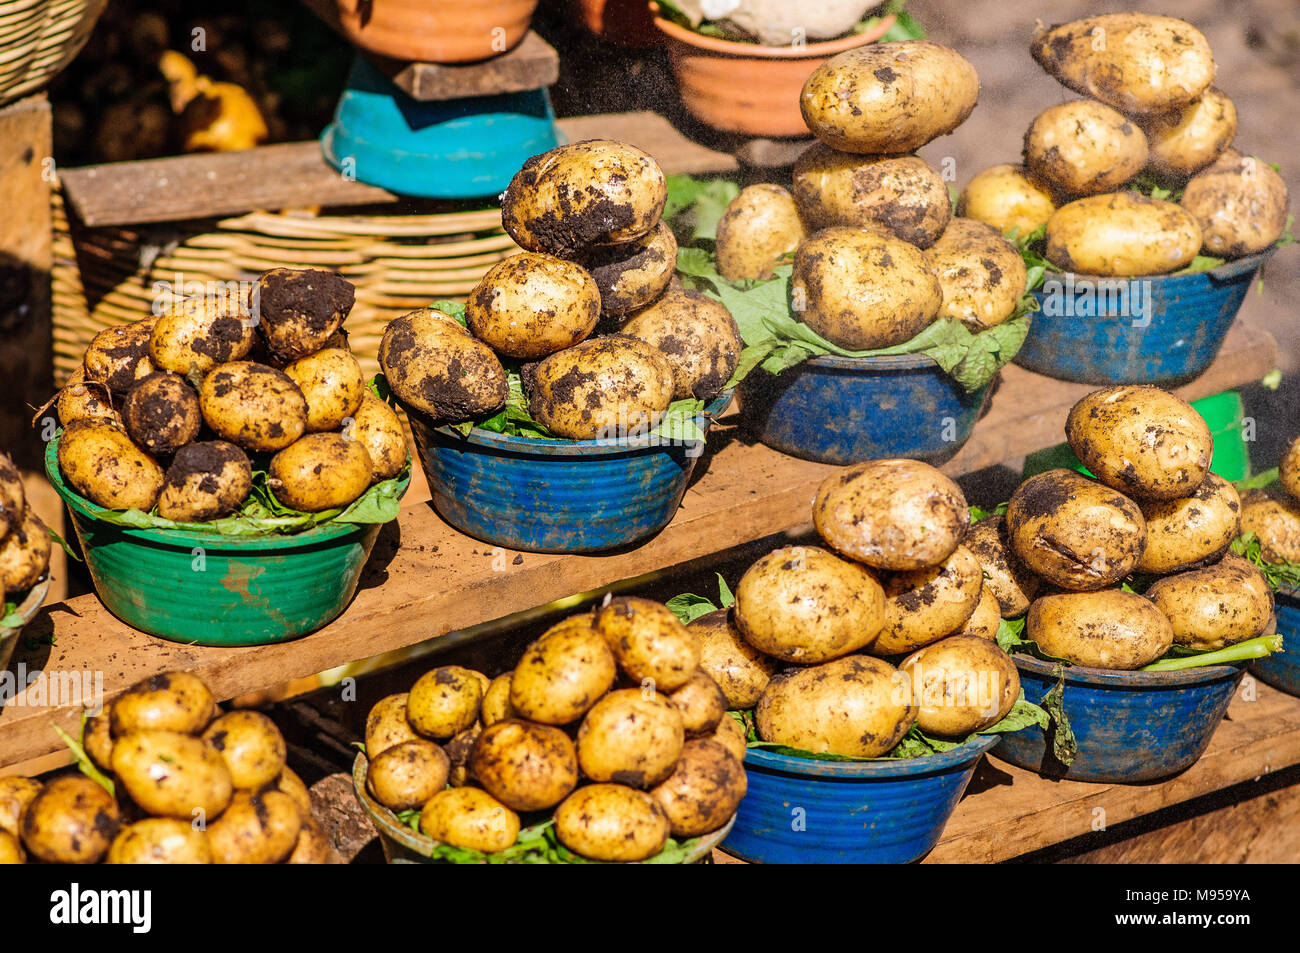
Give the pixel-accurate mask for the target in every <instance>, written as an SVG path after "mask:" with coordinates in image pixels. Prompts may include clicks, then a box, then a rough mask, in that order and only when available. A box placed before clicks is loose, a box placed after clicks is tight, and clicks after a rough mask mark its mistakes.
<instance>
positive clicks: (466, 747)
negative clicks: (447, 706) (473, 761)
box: [442, 720, 483, 767]
mask: <svg viewBox="0 0 1300 953" xmlns="http://www.w3.org/2000/svg"><path fill="white" fill-rule="evenodd" d="M481 734H483V722H482V721H481V720H480V721H476V722H474V724H472V725H470V726H469V727H468V728H466V729H465V730H464V731H461V732H457V733H456V734H454V735H452V736H451V739H450V740H449V741H447V742H445V743H444V744H443V746H442V750H443V751H445V752H447V757H448V758H449V759H450V760H451V764H452V766H453V767H463V766H465V765H466V764H468V763H469V759H470V755H472V754H473V753H474V746H475V745H476V744H478V738H479V735H481Z"/></svg>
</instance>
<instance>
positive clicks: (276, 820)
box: [208, 791, 302, 864]
mask: <svg viewBox="0 0 1300 953" xmlns="http://www.w3.org/2000/svg"><path fill="white" fill-rule="evenodd" d="M301 830H302V818H301V816H300V815H299V814H298V805H296V804H294V803H293V798H291V797H289V796H288V795H287V794H281V793H280V792H279V791H259V792H257V793H251V792H248V791H240V792H239V793H238V794H236V795H235V796H234V799H233V800H231V802H230V806H229V807H228V808H226V810H225V811H224V812H223V813H222V815H221V816H220V817H218V818H217V819H216V820H215V821H212V822H210V823H209V824H208V843H209V845H210V846H211V848H212V860H213V863H217V864H278V863H280V862H281V861H282V860H284V859H285V858H286V857H288V856H289V854H291V853H292V852H293V849H294V847H295V846H297V844H298V834H299V832H300V831H301Z"/></svg>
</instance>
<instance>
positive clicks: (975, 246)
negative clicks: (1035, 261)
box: [925, 218, 1028, 331]
mask: <svg viewBox="0 0 1300 953" xmlns="http://www.w3.org/2000/svg"><path fill="white" fill-rule="evenodd" d="M925 257H926V258H927V259H928V260H929V262H930V268H931V270H932V271H934V274H935V276H936V277H937V278H938V279H939V286H940V287H941V288H942V289H943V304H942V305H941V306H940V308H939V316H940V317H943V318H952V319H953V320H955V321H961V322H964V323H965V324H966V326H967V327H969V328H970V329H971V330H972V331H983V330H984V329H985V328H991V327H996V326H997V325H999V324H1001V323H1003V322H1004V321H1006V320H1007V319H1008V318H1010V317H1011V316H1012V315H1013V314H1015V312H1016V308H1017V307H1018V306H1019V304H1020V299H1021V297H1022V296H1023V295H1024V293H1025V287H1026V283H1027V280H1028V275H1027V273H1026V271H1025V260H1024V259H1023V258H1021V257H1020V252H1018V251H1016V247H1015V246H1014V245H1012V244H1011V243H1010V242H1009V241H1007V240H1006V239H1005V238H1003V237H1002V236H1001V235H1000V234H999V233H998V232H997V231H996V230H995V229H993V228H992V227H991V226H988V225H985V224H984V223H983V222H976V221H973V220H972V219H969V218H954V219H953V220H952V221H951V222H950V223H949V224H948V227H947V228H946V229H945V230H944V233H943V235H942V236H940V238H939V240H938V241H937V242H935V243H934V244H933V245H931V246H930V248H929V250H928V251H926V253H925Z"/></svg>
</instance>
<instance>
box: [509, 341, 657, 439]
mask: <svg viewBox="0 0 1300 953" xmlns="http://www.w3.org/2000/svg"><path fill="white" fill-rule="evenodd" d="M524 387H525V389H526V390H527V392H528V407H529V411H530V412H531V413H532V415H533V418H534V419H535V420H537V421H538V422H540V423H541V424H542V425H544V426H545V427H546V428H547V429H548V430H550V431H551V432H552V433H554V434H556V435H557V436H560V437H567V438H569V439H570V440H596V439H602V438H605V439H612V438H616V437H621V436H623V435H624V434H626V433H637V432H639V431H643V430H646V429H648V428H650V427H653V426H654V425H655V423H656V422H657V421H658V419H659V415H660V414H662V413H663V411H665V410H667V409H668V406H669V405H670V404H671V403H672V402H673V392H674V390H675V388H676V377H675V375H674V373H673V365H672V362H670V361H669V360H668V357H667V356H666V355H665V354H664V353H663V352H662V351H660V350H659V349H658V348H657V347H654V346H653V345H651V344H647V343H646V342H645V341H642V340H640V339H639V338H634V337H629V336H627V335H625V334H610V335H607V336H605V337H599V338H592V339H591V340H588V341H583V342H582V343H581V344H578V345H575V346H574V347H571V348H568V349H567V350H564V351H560V352H559V353H557V354H552V355H551V356H550V357H548V358H546V359H545V360H543V361H541V362H540V363H538V364H533V365H528V366H526V367H525V368H524Z"/></svg>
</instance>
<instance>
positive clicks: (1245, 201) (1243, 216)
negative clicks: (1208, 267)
mask: <svg viewBox="0 0 1300 953" xmlns="http://www.w3.org/2000/svg"><path fill="white" fill-rule="evenodd" d="M1288 202H1289V197H1288V195H1287V188H1286V182H1285V181H1283V179H1282V177H1281V176H1280V175H1278V174H1277V172H1275V171H1274V170H1273V168H1272V167H1271V166H1269V165H1268V163H1266V162H1262V161H1261V160H1259V159H1257V158H1255V157H1254V156H1243V155H1242V154H1241V153H1239V152H1237V151H1235V150H1233V149H1228V150H1227V151H1226V152H1224V153H1223V155H1221V156H1220V157H1219V158H1218V159H1217V160H1215V162H1213V163H1212V164H1211V165H1209V166H1208V167H1207V168H1205V169H1203V170H1202V171H1200V172H1198V173H1197V174H1196V175H1194V176H1192V179H1191V181H1190V182H1188V183H1187V188H1185V189H1184V190H1183V197H1182V198H1181V199H1180V200H1179V204H1180V205H1181V206H1182V207H1183V208H1184V209H1186V210H1187V212H1188V213H1189V214H1190V215H1191V216H1192V218H1193V219H1195V220H1196V224H1197V225H1198V226H1199V227H1200V229H1201V234H1202V236H1203V240H1204V245H1203V248H1204V251H1205V253H1206V254H1207V255H1214V256H1216V257H1219V258H1239V257H1241V256H1242V255H1254V254H1257V253H1258V252H1262V251H1263V250H1264V249H1266V248H1268V247H1269V246H1270V245H1272V244H1273V243H1274V242H1276V241H1277V240H1278V238H1280V237H1281V235H1282V232H1283V231H1284V230H1285V229H1286V221H1287V205H1288Z"/></svg>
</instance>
